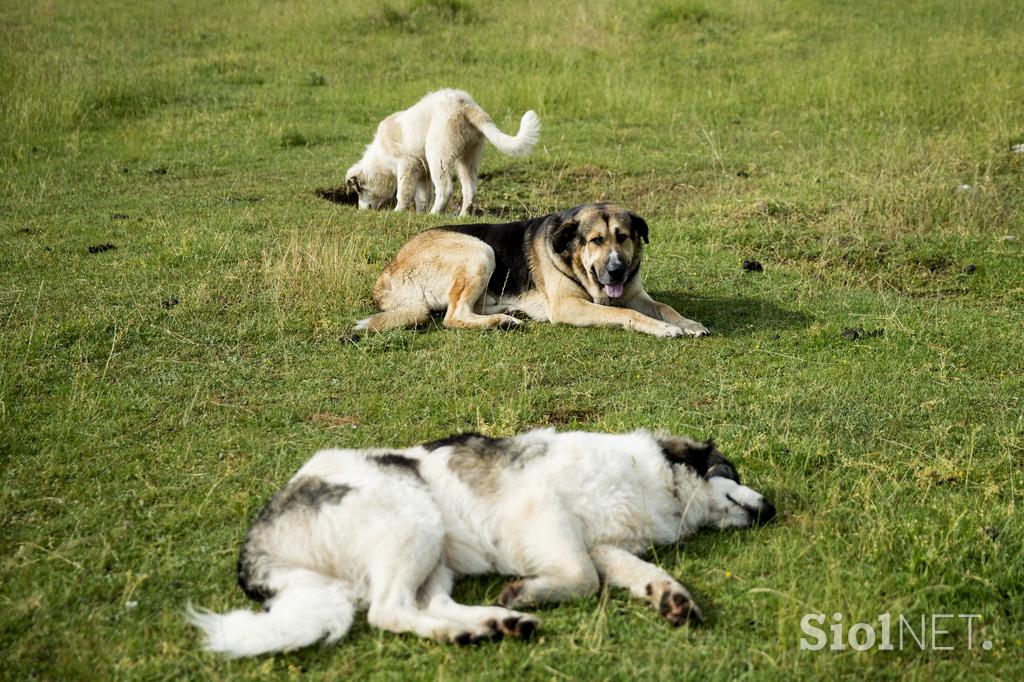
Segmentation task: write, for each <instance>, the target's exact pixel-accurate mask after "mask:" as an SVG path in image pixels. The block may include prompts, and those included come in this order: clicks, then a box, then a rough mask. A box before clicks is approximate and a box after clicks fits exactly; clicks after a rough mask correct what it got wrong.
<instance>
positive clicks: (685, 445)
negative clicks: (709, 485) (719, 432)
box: [658, 436, 740, 483]
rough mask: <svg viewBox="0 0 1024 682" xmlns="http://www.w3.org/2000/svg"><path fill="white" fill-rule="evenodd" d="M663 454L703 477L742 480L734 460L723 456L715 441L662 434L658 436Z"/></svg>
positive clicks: (672, 462) (671, 461)
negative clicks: (700, 440)
mask: <svg viewBox="0 0 1024 682" xmlns="http://www.w3.org/2000/svg"><path fill="white" fill-rule="evenodd" d="M658 445H660V446H661V454H662V455H663V456H664V457H665V459H667V460H668V461H669V462H670V463H671V464H682V465H684V466H686V467H689V468H690V469H692V470H693V471H694V472H695V473H696V474H697V475H698V476H700V477H702V478H715V477H721V478H728V479H730V480H733V481H736V482H737V483H739V482H740V476H739V474H738V473H737V472H736V467H734V466H733V465H732V462H730V461H729V460H727V459H726V458H725V457H723V456H722V453H721V452H719V451H718V448H716V447H715V441H713V440H706V441H704V442H703V443H697V442H695V441H692V440H690V439H689V438H679V437H675V436H661V437H659V438H658Z"/></svg>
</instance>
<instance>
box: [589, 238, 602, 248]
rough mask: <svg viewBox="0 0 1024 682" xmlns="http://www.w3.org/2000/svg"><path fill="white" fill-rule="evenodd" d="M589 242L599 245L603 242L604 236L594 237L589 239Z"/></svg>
mask: <svg viewBox="0 0 1024 682" xmlns="http://www.w3.org/2000/svg"><path fill="white" fill-rule="evenodd" d="M590 243H591V244H593V245H594V246H601V244H604V237H594V238H593V239H591V240H590Z"/></svg>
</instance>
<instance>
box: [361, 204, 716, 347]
mask: <svg viewBox="0 0 1024 682" xmlns="http://www.w3.org/2000/svg"><path fill="white" fill-rule="evenodd" d="M647 241H648V228H647V223H646V222H645V221H644V219H643V218H641V217H640V216H638V215H636V214H635V213H630V212H629V211H626V210H624V209H622V208H619V207H618V206H614V205H612V204H605V203H598V204H587V205H584V206H577V207H576V208H572V209H569V210H567V211H563V212H561V213H552V214H550V215H546V216H541V217H539V218H531V219H529V220H523V221H519V222H514V223H504V224H499V225H492V224H476V225H448V226H445V227H439V228H435V229H431V230H426V231H425V232H421V233H420V234H417V235H416V236H415V237H413V238H412V239H410V240H409V241H408V242H406V244H405V246H403V247H402V248H401V249H400V250H399V252H398V255H396V256H395V259H394V260H393V261H391V263H390V264H389V265H388V266H387V267H386V268H384V272H383V273H381V275H380V277H379V278H378V279H377V283H376V284H375V285H374V287H373V300H374V302H375V303H376V304H377V306H378V307H379V308H380V310H381V312H379V313H377V314H376V315H373V316H371V317H368V318H366V319H364V320H361V321H360V322H359V323H358V324H357V325H356V327H355V333H356V334H359V333H362V332H379V331H383V330H385V329H393V328H395V327H412V326H415V325H418V324H422V323H424V322H426V321H427V319H429V317H430V313H431V312H440V311H445V315H444V325H445V326H446V327H463V328H480V329H490V328H509V327H514V326H516V325H518V324H520V321H519V320H518V319H516V318H514V317H512V316H510V315H507V314H506V313H507V312H510V311H518V312H521V313H524V314H526V315H528V316H529V317H530V318H532V319H534V320H539V321H550V322H562V323H565V324H574V325H579V326H584V327H598V326H600V327H622V328H624V329H635V330H636V331H640V332H643V333H645V334H652V335H654V336H662V337H674V336H681V335H683V334H690V335H691V336H704V335H705V334H707V333H708V330H707V329H705V328H704V326H703V325H702V324H700V323H699V322H694V321H693V320H688V319H686V318H685V317H683V316H682V315H680V314H679V313H677V312H676V311H675V310H674V309H673V308H672V307H671V306H669V305H666V304H664V303H659V302H658V301H655V300H654V299H652V298H651V297H650V296H648V295H647V292H646V291H644V285H643V278H642V277H641V275H640V261H641V259H642V257H643V250H644V244H646V243H647Z"/></svg>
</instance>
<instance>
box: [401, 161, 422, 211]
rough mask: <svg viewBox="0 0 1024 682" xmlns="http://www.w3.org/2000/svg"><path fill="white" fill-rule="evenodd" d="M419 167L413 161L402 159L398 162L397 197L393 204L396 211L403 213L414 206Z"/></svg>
mask: <svg viewBox="0 0 1024 682" xmlns="http://www.w3.org/2000/svg"><path fill="white" fill-rule="evenodd" d="M420 172H421V171H420V168H419V165H418V164H417V163H416V162H414V161H408V160H405V159H403V160H402V161H399V162H398V176H397V182H398V197H397V200H396V203H395V210H396V211H404V210H405V209H407V208H409V207H410V206H413V205H415V201H416V185H417V180H418V176H419V173H420Z"/></svg>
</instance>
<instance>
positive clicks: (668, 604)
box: [658, 590, 704, 627]
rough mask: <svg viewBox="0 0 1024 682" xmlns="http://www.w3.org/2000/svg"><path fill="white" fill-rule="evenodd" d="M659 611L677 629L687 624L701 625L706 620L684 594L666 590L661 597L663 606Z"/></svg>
mask: <svg viewBox="0 0 1024 682" xmlns="http://www.w3.org/2000/svg"><path fill="white" fill-rule="evenodd" d="M658 610H659V611H660V612H661V615H663V616H664V617H665V618H666V619H667V620H668V622H670V623H672V625H674V626H677V627H678V626H680V625H682V624H683V623H687V622H689V623H694V624H699V623H701V622H702V621H703V620H704V616H703V615H702V614H701V612H700V609H699V608H698V607H697V605H696V604H694V603H693V600H692V599H690V597H688V596H687V595H685V594H683V593H682V592H675V591H672V590H665V592H664V593H662V595H661V605H660V606H659V608H658Z"/></svg>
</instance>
